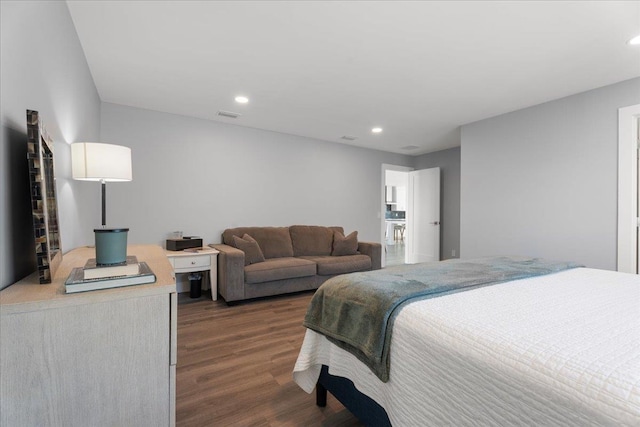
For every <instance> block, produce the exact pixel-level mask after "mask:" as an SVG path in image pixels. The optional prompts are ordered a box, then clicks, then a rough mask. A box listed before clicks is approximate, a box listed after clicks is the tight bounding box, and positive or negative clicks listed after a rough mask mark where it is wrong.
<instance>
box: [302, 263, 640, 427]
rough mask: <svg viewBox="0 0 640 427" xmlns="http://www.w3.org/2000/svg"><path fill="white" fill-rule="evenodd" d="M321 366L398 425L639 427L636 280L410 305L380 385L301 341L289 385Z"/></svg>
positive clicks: (607, 276)
mask: <svg viewBox="0 0 640 427" xmlns="http://www.w3.org/2000/svg"><path fill="white" fill-rule="evenodd" d="M322 364H325V365H328V366H329V367H330V368H329V372H330V373H331V374H333V375H337V376H342V377H347V378H349V379H351V380H352V381H353V382H354V384H355V386H356V387H357V388H358V389H359V390H360V391H362V392H363V393H365V394H367V395H368V396H370V397H371V398H373V399H374V400H375V401H376V402H378V403H379V404H380V405H381V406H382V407H383V408H384V409H385V410H386V411H387V414H388V415H389V418H390V420H391V423H392V424H393V425H394V426H418V425H419V426H424V425H433V426H442V425H456V426H462V425H470V426H471V425H473V426H478V425H491V426H511V425H536V426H541V425H544V426H551V425H575V426H587V425H616V426H618V425H628V426H640V277H639V276H637V275H632V274H624V273H616V272H611V271H604V270H594V269H587V268H580V269H573V270H568V271H564V272H561V273H556V274H552V275H547V276H541V277H535V278H530V279H524V280H518V281H513V282H507V283H503V284H498V285H494V286H488V287H484V288H480V289H476V290H472V291H467V292H461V293H457V294H453V295H447V296H443V297H439V298H433V299H429V300H423V301H418V302H414V303H412V304H410V305H408V306H406V307H405V308H404V309H403V310H402V311H401V312H400V314H399V315H398V317H397V319H396V321H395V324H394V331H393V339H392V342H391V372H390V379H389V382H387V383H382V382H381V381H380V380H379V379H378V378H377V377H376V376H375V375H373V374H372V373H371V372H370V371H369V370H368V368H367V367H366V366H365V365H363V364H362V363H361V362H359V361H358V360H357V359H356V358H355V357H353V356H352V355H351V354H349V353H347V352H345V351H344V350H341V349H340V348H338V347H337V346H335V345H333V344H331V343H330V342H329V341H328V340H327V339H326V338H325V337H324V336H322V335H319V334H317V333H315V332H313V331H311V330H307V333H306V336H305V339H304V343H303V345H302V348H301V350H300V354H299V356H298V360H297V362H296V365H295V368H294V372H293V376H294V380H295V381H296V382H297V383H298V385H300V387H301V388H302V389H304V390H305V391H307V392H308V393H311V392H312V391H313V389H314V387H315V383H316V380H317V378H318V375H319V372H320V365H322Z"/></svg>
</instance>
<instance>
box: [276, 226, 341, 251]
mask: <svg viewBox="0 0 640 427" xmlns="http://www.w3.org/2000/svg"><path fill="white" fill-rule="evenodd" d="M334 231H340V232H341V233H343V234H344V229H343V228H342V227H321V226H317V225H292V226H291V227H289V233H290V234H291V243H292V244H293V256H310V255H331V251H332V249H333V232H334Z"/></svg>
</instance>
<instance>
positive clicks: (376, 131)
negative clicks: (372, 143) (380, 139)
mask: <svg viewBox="0 0 640 427" xmlns="http://www.w3.org/2000/svg"><path fill="white" fill-rule="evenodd" d="M371 132H373V133H380V132H382V128H373V129H371Z"/></svg>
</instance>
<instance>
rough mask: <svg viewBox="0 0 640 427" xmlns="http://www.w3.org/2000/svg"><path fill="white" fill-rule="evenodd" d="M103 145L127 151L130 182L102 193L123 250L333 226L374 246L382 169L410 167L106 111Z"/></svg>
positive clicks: (331, 147) (378, 155)
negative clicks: (235, 231) (121, 230)
mask: <svg viewBox="0 0 640 427" xmlns="http://www.w3.org/2000/svg"><path fill="white" fill-rule="evenodd" d="M101 122H102V128H101V140H102V142H108V143H114V144H122V145H126V146H129V147H131V148H132V152H133V154H132V156H133V181H132V182H128V183H109V184H107V187H108V190H107V193H108V203H107V209H108V212H107V220H108V225H110V226H126V227H129V228H130V231H129V242H130V243H156V244H164V239H165V238H166V237H167V233H169V232H171V231H174V230H182V231H183V232H184V233H185V235H198V236H201V237H203V239H204V241H205V243H211V242H219V241H220V235H221V233H222V231H223V230H224V229H225V228H230V227H237V226H253V225H255V226H287V225H292V224H317V225H341V226H343V227H344V228H345V232H351V231H353V230H358V237H359V239H360V240H370V241H379V240H380V237H379V236H380V231H379V230H380V217H379V216H378V215H384V213H383V212H380V194H381V191H380V182H381V177H380V171H381V165H382V164H383V163H393V164H398V165H409V163H410V162H411V157H409V156H404V155H399V154H391V153H385V152H381V151H374V150H367V149H362V148H357V147H350V146H346V145H342V144H337V143H330V142H324V141H319V140H314V139H309V138H303V137H298V136H293V135H286V134H281V133H275V132H268V131H262V130H257V129H250V128H243V127H240V126H235V125H230V124H225V123H218V122H214V121H208V120H201V119H195V118H189V117H184V116H178V115H172V114H166V113H159V112H154V111H149V110H142V109H137V108H131V107H125V106H120V105H114V104H108V103H104V104H103V105H102V121H101Z"/></svg>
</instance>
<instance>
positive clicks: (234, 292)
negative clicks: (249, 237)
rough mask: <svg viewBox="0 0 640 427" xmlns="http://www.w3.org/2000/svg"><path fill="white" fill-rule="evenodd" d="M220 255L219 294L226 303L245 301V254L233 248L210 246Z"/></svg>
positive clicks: (219, 245)
mask: <svg viewBox="0 0 640 427" xmlns="http://www.w3.org/2000/svg"><path fill="white" fill-rule="evenodd" d="M209 246H210V247H212V248H215V249H217V250H218V251H219V252H220V253H219V254H218V292H219V293H220V295H222V298H224V300H225V301H226V302H230V301H237V300H242V299H244V252H242V251H241V250H240V249H236V248H234V247H233V246H229V245H224V244H210V245H209Z"/></svg>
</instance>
